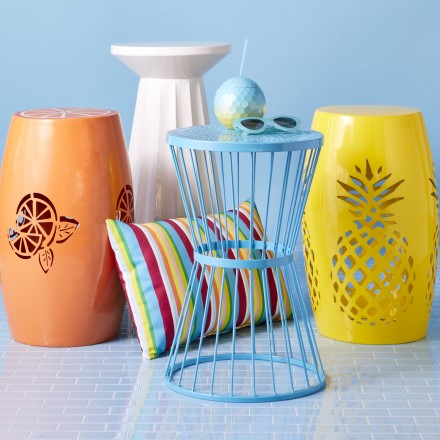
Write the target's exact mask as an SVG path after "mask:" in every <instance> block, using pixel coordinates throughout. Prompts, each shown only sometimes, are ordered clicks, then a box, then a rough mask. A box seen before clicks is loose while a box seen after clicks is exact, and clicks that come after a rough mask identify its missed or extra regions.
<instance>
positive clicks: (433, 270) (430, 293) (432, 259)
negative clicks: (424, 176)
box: [426, 164, 439, 310]
mask: <svg viewBox="0 0 440 440" xmlns="http://www.w3.org/2000/svg"><path fill="white" fill-rule="evenodd" d="M429 181H430V183H431V185H432V192H431V196H432V197H434V199H435V207H436V213H437V214H438V189H437V182H436V180H435V173H434V164H433V165H432V178H429ZM438 232H439V231H438V222H437V224H436V225H435V231H434V236H433V237H432V242H433V243H434V250H433V252H432V253H431V255H430V256H429V266H430V270H429V273H428V289H427V290H426V304H427V306H428V310H431V306H432V301H433V299H434V287H435V280H436V275H437V263H438Z"/></svg>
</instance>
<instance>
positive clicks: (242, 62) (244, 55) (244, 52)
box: [239, 38, 248, 76]
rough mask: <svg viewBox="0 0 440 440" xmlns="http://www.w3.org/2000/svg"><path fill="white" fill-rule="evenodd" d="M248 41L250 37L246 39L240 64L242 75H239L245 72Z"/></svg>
mask: <svg viewBox="0 0 440 440" xmlns="http://www.w3.org/2000/svg"><path fill="white" fill-rule="evenodd" d="M247 42H248V39H247V38H246V40H245V41H244V48H243V56H242V57H241V66H240V75H239V76H241V73H242V72H243V66H244V58H245V57H246V48H247Z"/></svg>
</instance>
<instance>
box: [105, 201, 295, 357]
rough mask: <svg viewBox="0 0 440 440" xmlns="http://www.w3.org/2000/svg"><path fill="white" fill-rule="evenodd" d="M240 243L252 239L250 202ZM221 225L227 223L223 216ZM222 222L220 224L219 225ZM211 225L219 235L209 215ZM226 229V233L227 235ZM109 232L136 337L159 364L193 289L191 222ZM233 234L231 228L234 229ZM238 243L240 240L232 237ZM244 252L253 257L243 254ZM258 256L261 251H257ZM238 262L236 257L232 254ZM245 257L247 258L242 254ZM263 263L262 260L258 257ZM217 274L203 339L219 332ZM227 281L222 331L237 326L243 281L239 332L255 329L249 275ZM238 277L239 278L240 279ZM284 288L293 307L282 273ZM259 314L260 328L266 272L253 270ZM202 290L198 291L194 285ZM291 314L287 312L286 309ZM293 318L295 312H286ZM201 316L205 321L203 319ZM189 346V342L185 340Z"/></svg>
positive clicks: (116, 224)
mask: <svg viewBox="0 0 440 440" xmlns="http://www.w3.org/2000/svg"><path fill="white" fill-rule="evenodd" d="M238 213H239V236H240V237H239V239H240V240H246V239H248V238H249V237H250V230H249V227H250V222H249V217H250V202H249V201H246V202H243V203H242V204H240V206H239V209H238ZM232 217H233V213H232V212H231V213H229V214H228V222H231V221H233V220H232ZM221 218H222V223H223V222H224V221H225V220H224V216H223V215H222V216H221ZM217 222H218V220H217ZM208 223H209V224H210V227H211V228H212V234H213V237H215V236H216V235H215V234H219V231H220V230H219V228H218V227H217V230H216V231H215V229H216V228H215V222H214V221H213V218H212V217H210V216H208ZM224 229H225V228H224V224H223V230H224ZM107 230H108V235H109V238H110V243H111V246H112V248H113V251H114V253H115V256H116V262H117V266H118V269H119V276H120V279H121V282H122V285H123V287H124V290H125V293H126V296H127V300H128V303H129V306H130V309H131V313H132V316H133V321H134V324H135V326H136V329H137V335H138V338H139V342H140V345H141V348H142V352H143V355H144V356H145V357H147V358H149V359H154V358H156V357H157V356H159V355H160V354H161V353H163V352H164V351H166V350H167V349H169V348H170V347H171V344H172V341H173V338H174V330H175V328H176V326H177V319H178V317H179V313H180V311H181V307H182V303H183V298H184V295H185V291H186V288H187V286H188V279H189V275H190V272H191V267H192V263H193V246H192V243H191V238H190V237H191V236H190V227H189V223H188V220H187V219H186V218H179V219H172V220H161V221H156V222H151V223H146V224H143V225H139V224H133V223H131V224H126V223H123V222H121V221H118V220H107ZM229 231H231V228H229ZM253 235H254V238H255V239H257V240H262V239H263V237H264V231H263V226H262V224H261V219H260V216H259V214H258V211H257V209H256V208H255V209H254V230H253ZM229 239H230V240H231V239H232V240H234V239H235V237H234V236H233V237H231V236H230V237H229ZM239 252H249V251H248V250H240V251H239ZM254 252H255V253H258V252H261V251H254ZM230 256H232V257H233V258H235V257H236V256H235V255H230ZM240 257H241V258H243V255H240ZM255 258H258V255H255ZM222 270H223V269H221V270H216V271H215V273H214V283H213V292H212V295H211V300H210V307H209V309H208V317H207V320H206V325H205V328H204V329H203V334H204V335H209V334H211V333H214V332H216V330H217V316H218V313H217V310H218V308H219V305H220V293H221V285H222V273H221V271H222ZM275 270H276V269H268V271H267V273H268V285H269V292H270V303H271V315H272V317H273V318H274V319H279V316H280V311H279V307H278V295H277V291H276V280H275V277H276V273H275ZM225 272H226V273H225V280H224V282H223V288H224V297H223V301H222V302H221V306H222V308H221V311H220V331H221V332H225V331H229V330H231V329H232V327H233V322H232V313H231V310H232V305H233V295H234V288H235V283H236V278H235V277H236V276H238V280H237V281H238V313H237V315H236V316H237V319H236V325H237V327H238V328H239V327H244V326H247V325H250V322H251V315H250V310H249V294H250V271H249V270H240V271H234V269H225ZM236 274H238V275H236ZM209 275H210V269H209V268H207V270H206V271H205V274H204V278H203V279H202V280H200V271H199V274H198V281H197V282H202V289H201V292H202V298H203V301H204V302H205V300H206V293H207V287H208V279H209ZM279 276H280V283H281V286H282V294H283V297H284V304H286V305H287V304H290V302H289V301H288V299H287V292H286V288H285V284H284V279H283V277H282V274H281V273H280V274H279ZM253 277H254V281H253V283H254V286H253V291H254V310H253V317H254V322H255V323H256V324H260V323H261V322H264V320H265V309H264V301H263V285H262V282H263V280H262V279H261V271H258V270H254V274H253ZM195 287H197V286H195ZM286 309H287V307H286ZM196 313H197V314H200V315H199V316H198V317H197V319H196V322H198V323H199V326H201V322H202V315H203V307H202V306H201V307H200V308H199V309H198V310H197V311H196ZM287 313H288V315H289V316H290V314H291V310H290V309H289V310H287ZM199 317H200V318H199ZM201 333H202V329H201V328H197V329H196V330H195V331H194V333H193V335H192V338H191V339H196V338H198V337H200V335H201ZM182 342H184V341H182Z"/></svg>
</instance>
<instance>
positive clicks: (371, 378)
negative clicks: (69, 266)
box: [0, 262, 440, 440]
mask: <svg viewBox="0 0 440 440" xmlns="http://www.w3.org/2000/svg"><path fill="white" fill-rule="evenodd" d="M299 266H300V267H299V270H300V271H301V270H302V262H299ZM302 277H303V279H304V274H302ZM437 284H438V285H437V288H436V296H435V299H434V305H433V309H432V314H431V321H430V325H429V330H428V335H427V337H426V338H425V339H423V340H421V341H418V342H415V343H410V344H403V345H387V346H377V345H376V346H373V345H351V344H346V343H342V342H337V341H333V340H330V339H327V338H325V337H323V336H320V335H319V334H317V335H316V338H317V343H318V346H319V350H320V353H321V357H322V360H323V363H324V368H325V371H326V375H327V386H326V388H325V390H323V391H321V392H318V393H316V394H313V395H311V396H308V397H303V398H300V399H296V400H290V401H284V402H277V403H260V404H225V403H209V402H207V401H199V400H196V399H192V398H188V397H184V396H182V395H180V394H176V393H174V392H172V391H170V390H168V388H166V386H165V385H164V380H163V374H164V368H165V365H166V361H167V359H166V357H162V358H159V359H156V360H154V361H147V360H143V359H142V357H141V351H140V348H139V344H138V342H137V339H136V337H133V336H132V335H131V334H130V332H129V331H128V323H127V318H125V319H124V323H123V327H122V330H121V335H120V338H119V339H117V340H114V341H111V342H108V343H105V344H99V345H95V346H90V347H79V348H65V349H48V348H39V347H29V346H26V345H22V344H19V343H16V342H14V341H12V340H11V338H10V333H9V329H8V324H7V320H6V316H5V313H4V309H3V305H1V304H0V439H5V440H12V439H57V440H62V439H93V440H99V439H117V440H126V439H130V440H134V439H148V440H153V439H182V440H183V439H187V440H190V439H197V440H202V439H203V440H204V439H207V440H208V439H209V440H211V439H212V440H229V439H237V440H248V439H249V440H250V439H252V440H254V439H255V440H262V439H265V440H266V439H267V440H269V439H271V440H281V439H286V440H290V439H326V440H331V439H356V440H364V439H365V440H367V439H368V440H371V439H374V440H376V439H378V440H387V439H394V438H396V439H398V440H404V439H411V440H416V439H423V440H434V439H436V440H437V439H439V438H440V297H439V292H438V290H439V283H437ZM312 322H313V321H312ZM313 324H314V322H313Z"/></svg>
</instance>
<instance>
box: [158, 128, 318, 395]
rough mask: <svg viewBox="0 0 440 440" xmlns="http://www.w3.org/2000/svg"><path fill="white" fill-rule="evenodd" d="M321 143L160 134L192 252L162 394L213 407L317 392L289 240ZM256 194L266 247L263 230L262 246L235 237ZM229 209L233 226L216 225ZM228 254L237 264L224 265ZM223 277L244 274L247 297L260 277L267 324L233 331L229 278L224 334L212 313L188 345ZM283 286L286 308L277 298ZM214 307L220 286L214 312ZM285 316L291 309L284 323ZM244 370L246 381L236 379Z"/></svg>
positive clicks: (194, 131)
mask: <svg viewBox="0 0 440 440" xmlns="http://www.w3.org/2000/svg"><path fill="white" fill-rule="evenodd" d="M322 138H323V137H322V134H321V133H318V132H314V131H301V130H298V131H296V132H294V133H287V132H286V133H281V132H280V133H276V134H262V135H251V136H247V135H245V134H242V133H241V134H240V133H231V132H230V131H228V130H225V129H224V128H223V127H216V126H201V127H191V128H186V129H177V130H173V131H171V132H169V133H168V135H167V142H168V143H169V144H170V148H171V153H172V157H173V161H174V165H175V169H176V174H177V181H178V185H179V189H180V192H181V195H182V199H183V205H184V208H185V213H186V216H187V218H188V220H189V225H190V231H191V239H192V243H193V246H194V264H193V268H192V271H191V274H190V277H189V283H188V289H187V292H186V294H185V298H184V301H183V304H182V310H181V313H180V317H179V320H178V323H177V327H176V332H175V337H174V341H173V344H172V347H171V349H170V355H169V359H168V364H167V368H166V372H165V377H166V382H167V385H168V387H169V388H170V389H172V390H174V391H177V392H179V393H182V394H185V395H187V396H191V397H196V398H201V399H207V400H214V401H223V402H268V401H277V400H285V399H293V398H297V397H302V396H305V395H308V394H311V393H314V392H316V391H318V390H320V389H322V388H323V387H324V386H325V374H324V369H323V366H322V362H321V358H320V355H319V351H318V347H317V345H316V341H315V337H314V334H313V329H312V326H311V323H310V319H309V315H308V312H307V308H306V304H305V301H304V296H303V294H302V290H301V286H300V282H299V279H298V275H297V273H296V270H295V266H294V249H295V243H296V240H297V237H298V233H299V230H300V223H301V217H302V213H303V211H304V206H305V203H306V200H307V195H308V192H309V189H310V184H311V181H312V178H313V174H314V170H315V167H316V163H317V160H318V156H319V152H320V148H321V146H322ZM243 167H245V168H246V173H243ZM261 167H265V168H266V171H268V173H266V174H268V178H267V181H265V180H264V179H259V178H258V172H259V170H260V169H261ZM245 174H246V178H245ZM277 179H281V180H282V187H281V191H279V193H280V195H279V200H277V201H276V202H274V201H273V200H274V199H275V198H276V197H274V194H275V192H274V188H275V186H276V185H277V182H276V180H277ZM277 189H278V188H277ZM257 190H258V192H259V194H260V195H262V196H263V198H264V200H265V203H264V206H261V204H260V206H259V212H260V214H261V217H262V221H263V224H264V229H265V231H266V230H267V228H268V226H269V225H274V226H275V231H274V233H273V234H271V238H272V240H273V241H268V239H267V236H266V233H265V234H264V237H263V239H262V240H256V239H255V238H254V237H253V236H251V237H248V238H247V239H244V240H243V239H240V237H239V230H238V227H239V218H238V213H237V210H236V208H237V206H238V205H239V203H240V201H241V200H240V197H242V194H243V193H246V194H248V195H249V196H250V200H251V203H250V207H251V212H250V218H249V222H250V225H249V227H250V230H251V231H252V230H253V225H254V221H255V204H254V203H253V202H254V201H255V197H256V191H257ZM275 203H276V206H275ZM227 212H229V214H228V215H229V217H231V215H232V224H231V220H230V221H229V222H223V224H222V222H221V221H220V220H221V219H222V218H226V215H227ZM231 212H232V214H231ZM208 214H212V215H213V217H212V218H213V221H214V223H215V227H216V229H218V230H220V233H219V234H218V235H217V236H214V235H213V234H212V231H210V228H209V225H208V222H207V218H206V216H207V215H208ZM223 225H225V226H223ZM227 237H232V238H227ZM243 249H246V250H248V252H247V257H246V258H245V259H240V258H238V257H237V256H238V255H239V251H240V250H243ZM229 251H233V252H234V255H235V256H236V259H234V258H228V253H229ZM269 269H271V270H273V271H274V272H275V284H276V290H277V292H276V293H277V299H278V305H279V311H280V322H279V323H276V322H274V321H273V319H272V314H271V298H270V292H269V281H268V270H269ZM226 270H234V271H235V274H237V272H238V271H247V273H248V276H249V280H250V281H249V282H250V291H253V289H254V285H255V276H258V277H259V279H261V280H262V286H263V297H264V303H265V307H264V309H265V324H261V325H260V326H257V325H256V322H255V319H254V316H253V314H252V313H250V326H249V328H248V329H247V330H242V331H240V332H237V327H236V316H237V313H238V310H237V301H238V276H236V278H235V285H234V286H233V301H232V317H233V318H232V321H233V323H232V329H231V332H230V333H228V334H224V335H221V336H220V325H219V323H220V316H217V320H218V321H217V323H218V325H217V331H216V332H215V334H214V335H210V336H201V337H200V338H199V339H198V340H197V341H194V342H192V341H191V335H192V334H193V331H194V329H195V326H196V314H195V313H193V312H192V311H193V310H196V309H197V308H198V307H202V308H203V318H202V327H201V328H202V329H203V328H205V323H206V320H207V316H208V310H209V307H210V303H211V295H212V292H213V282H214V276H215V274H216V273H218V274H219V275H220V277H221V280H222V281H221V283H222V285H223V283H224V282H225V271H226ZM203 277H205V279H207V292H206V298H205V299H204V300H203V299H202V292H201V290H202V283H200V282H198V278H203ZM283 283H284V285H285V286H286V289H287V292H288V302H289V304H287V303H285V301H284V296H283V294H282V284H283ZM222 301H224V291H223V289H222V292H221V294H220V304H219V310H221V306H222ZM190 305H191V306H190ZM249 309H250V310H253V309H254V298H253V295H249ZM288 309H291V310H292V317H291V318H290V319H288V316H287V310H288ZM198 325H200V323H199V324H198ZM183 341H185V342H184V343H182V342H183ZM225 350H226V352H225ZM225 368H226V370H225ZM243 371H245V372H246V375H245V377H240V374H242V372H243ZM245 384H246V385H245Z"/></svg>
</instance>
